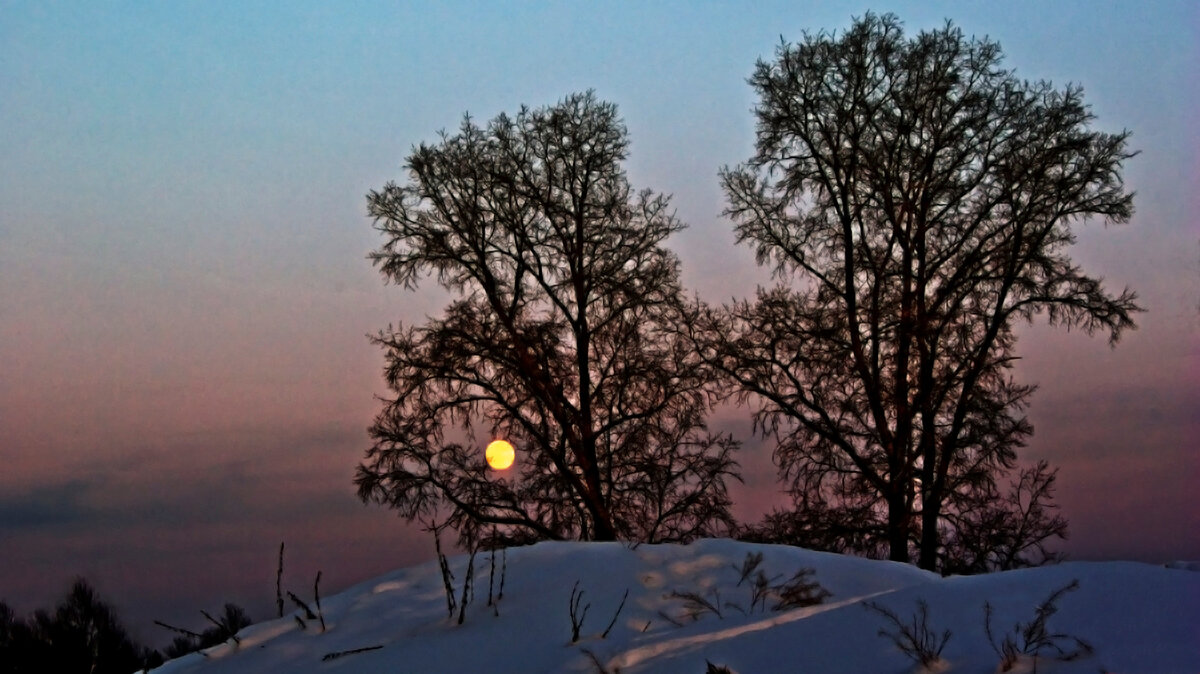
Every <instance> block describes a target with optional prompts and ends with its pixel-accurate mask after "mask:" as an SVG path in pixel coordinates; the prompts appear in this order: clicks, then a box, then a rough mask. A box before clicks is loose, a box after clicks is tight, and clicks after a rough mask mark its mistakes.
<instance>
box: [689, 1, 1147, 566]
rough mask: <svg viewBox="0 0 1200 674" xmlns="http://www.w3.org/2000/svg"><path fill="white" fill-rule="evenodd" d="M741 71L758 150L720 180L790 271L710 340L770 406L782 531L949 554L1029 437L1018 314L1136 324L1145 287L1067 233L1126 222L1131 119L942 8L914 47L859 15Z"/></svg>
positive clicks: (769, 258) (754, 236)
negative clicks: (1093, 264)
mask: <svg viewBox="0 0 1200 674" xmlns="http://www.w3.org/2000/svg"><path fill="white" fill-rule="evenodd" d="M750 83H751V84H752V86H753V87H754V89H755V90H756V92H757V93H758V96H759V103H758V106H757V108H756V114H757V117H758V130H757V144H756V151H755V154H754V156H753V157H752V158H751V159H750V160H749V162H748V163H746V164H745V165H743V166H740V167H737V168H735V169H726V170H724V171H723V172H722V180H723V183H724V186H725V190H726V192H727V195H728V199H729V208H728V211H727V213H728V215H730V216H731V217H732V218H733V220H734V221H735V225H736V232H737V236H738V240H739V242H745V243H748V244H749V245H751V246H753V248H754V250H755V253H756V256H757V260H758V262H759V264H767V265H770V266H771V267H772V268H773V270H774V272H775V274H776V277H777V278H778V279H779V280H780V283H779V285H778V286H776V287H774V288H772V289H767V290H760V291H759V293H758V296H757V298H756V300H755V301H753V302H749V301H744V302H740V303H735V304H733V305H732V306H728V307H725V308H724V310H721V311H716V310H708V311H706V312H705V313H704V315H703V316H702V319H703V330H701V331H700V332H698V333H696V335H697V336H703V339H698V340H697V341H698V346H699V348H700V350H701V353H703V354H704V356H705V359H706V360H707V361H708V362H709V363H710V364H713V365H714V366H716V367H718V368H719V369H720V370H722V371H723V372H724V373H725V374H726V375H728V376H730V377H732V378H733V379H734V380H735V381H736V382H738V384H740V386H741V387H742V391H743V395H744V396H746V397H750V396H753V397H754V398H755V399H756V400H759V401H761V406H760V407H759V409H758V410H757V412H756V424H757V427H758V428H759V429H760V430H761V431H764V432H766V433H769V434H773V435H774V436H775V437H777V438H778V441H779V444H778V446H777V449H776V453H775V458H776V461H777V463H778V465H779V466H780V468H781V473H782V476H783V478H784V480H785V481H786V484H787V485H788V486H789V488H790V489H791V491H792V493H793V495H794V497H795V500H796V503H797V509H798V513H799V518H800V521H799V522H791V523H790V525H791V526H794V527H798V530H805V529H807V530H809V531H810V533H812V534H813V535H814V537H816V538H817V539H820V540H824V541H826V542H829V543H831V544H842V545H847V546H850V547H852V548H854V549H857V550H860V551H865V552H867V553H869V554H886V555H887V556H888V557H890V558H891V559H894V560H903V561H908V560H910V559H911V557H912V554H913V552H914V551H915V553H916V557H917V561H918V563H919V564H920V565H921V566H922V567H925V568H934V567H936V566H937V564H938V560H939V555H940V554H942V553H941V550H940V548H941V546H942V542H943V539H944V538H945V536H947V535H956V534H954V532H953V530H954V528H955V527H956V526H957V525H958V524H960V523H963V522H969V521H971V518H970V517H969V516H967V515H965V514H964V511H967V510H970V509H973V508H977V507H978V504H979V499H978V497H979V495H981V494H989V493H994V492H995V481H996V478H997V476H998V475H999V474H1002V473H1004V472H1006V471H1008V470H1011V469H1012V468H1013V467H1014V466H1015V452H1016V449H1017V448H1019V447H1021V446H1023V445H1024V442H1025V439H1026V438H1027V437H1028V436H1029V435H1030V433H1032V427H1031V426H1030V425H1029V423H1028V422H1027V421H1026V419H1025V417H1024V415H1023V409H1024V408H1025V406H1026V405H1027V403H1028V400H1029V396H1030V394H1031V393H1032V391H1033V387H1031V386H1028V385H1022V384H1018V383H1017V382H1015V381H1014V380H1013V378H1012V377H1011V374H1010V370H1011V366H1012V363H1013V361H1014V360H1015V359H1016V355H1015V351H1014V347H1015V343H1016V335H1015V333H1014V327H1015V325H1016V324H1018V323H1020V322H1021V321H1032V320H1033V319H1034V318H1035V317H1037V316H1045V317H1047V318H1048V321H1049V323H1050V324H1051V325H1058V326H1064V327H1067V328H1081V329H1083V330H1085V331H1086V332H1088V333H1092V332H1094V331H1104V332H1107V333H1108V335H1109V338H1110V340H1111V342H1114V343H1115V342H1116V340H1117V339H1118V337H1119V336H1120V335H1121V334H1122V333H1123V332H1124V331H1125V330H1127V329H1131V328H1133V327H1134V324H1133V321H1132V320H1131V315H1132V314H1133V313H1135V312H1136V311H1139V309H1138V307H1137V306H1136V305H1135V299H1136V297H1135V295H1134V294H1133V293H1131V292H1129V291H1128V290H1126V291H1124V292H1122V293H1120V294H1119V295H1111V294H1109V293H1108V292H1107V291H1106V290H1105V289H1104V287H1103V286H1102V284H1101V281H1100V280H1099V279H1096V278H1092V277H1089V276H1086V275H1085V274H1084V273H1083V272H1082V271H1081V270H1080V269H1079V267H1077V266H1076V265H1075V264H1074V263H1073V262H1072V260H1071V259H1070V257H1068V255H1067V254H1066V248H1067V246H1068V245H1069V244H1071V243H1072V242H1073V241H1074V238H1073V235H1072V231H1071V226H1072V225H1073V224H1075V223H1078V222H1081V221H1084V220H1087V219H1089V218H1094V217H1095V218H1101V219H1104V220H1105V221H1107V222H1125V221H1127V220H1128V219H1129V217H1130V215H1131V213H1132V195H1131V194H1129V193H1127V192H1126V191H1125V190H1124V187H1123V182H1122V178H1121V165H1122V162H1123V161H1124V160H1125V159H1128V158H1129V157H1131V156H1132V154H1131V153H1130V152H1129V151H1128V150H1127V149H1126V139H1127V137H1128V133H1127V132H1124V133H1118V134H1107V133H1101V132H1097V131H1094V130H1091V129H1090V128H1089V125H1090V123H1091V121H1092V119H1093V117H1092V114H1091V113H1090V111H1089V108H1088V107H1087V106H1086V105H1085V104H1084V102H1083V93H1082V91H1081V89H1080V88H1079V87H1077V86H1068V87H1066V88H1062V89H1056V88H1054V87H1053V86H1052V85H1051V84H1049V83H1046V82H1038V83H1030V82H1026V81H1022V80H1019V79H1017V78H1016V77H1015V76H1014V74H1013V73H1012V72H1011V71H1009V70H1005V69H1004V68H1002V67H1001V51H1000V48H999V46H998V45H997V44H996V43H994V42H990V41H987V40H986V39H984V40H980V39H975V38H971V39H966V38H964V37H963V35H962V32H961V31H960V30H958V29H957V28H954V27H953V26H952V25H951V24H950V23H948V22H947V24H946V25H945V26H944V27H943V28H941V29H940V30H933V31H928V32H922V33H920V34H918V35H917V36H916V37H914V38H911V39H908V38H905V36H904V34H903V31H902V28H901V24H900V22H899V20H898V19H896V17H894V16H891V15H886V16H882V17H880V16H877V15H874V14H868V15H866V16H865V17H863V18H862V19H858V20H856V21H854V23H853V25H852V26H851V27H850V28H849V30H847V31H845V32H843V33H842V34H841V35H836V34H829V33H824V32H822V33H818V34H810V35H806V36H805V38H804V39H803V41H802V42H801V43H799V44H794V45H793V44H786V43H785V44H783V45H781V46H780V47H779V49H778V50H777V53H776V55H775V59H774V60H773V61H770V62H765V61H760V62H759V63H758V64H757V66H756V68H755V71H754V74H753V76H752V77H751V78H750ZM789 282H790V283H789ZM1043 496H1045V494H1043ZM1001 519H1002V518H1001ZM995 521H1000V520H995ZM1049 530H1050V532H1051V533H1050V534H1049V535H1053V533H1054V532H1055V531H1057V530H1058V528H1057V527H1050V528H1049ZM910 546H912V547H910Z"/></svg>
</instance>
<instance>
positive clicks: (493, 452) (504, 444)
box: [484, 440, 517, 470]
mask: <svg viewBox="0 0 1200 674" xmlns="http://www.w3.org/2000/svg"><path fill="white" fill-rule="evenodd" d="M516 456H517V455H516V452H514V451H513V446H512V445H511V444H509V442H508V441H507V440H492V442H491V444H489V445H488V446H487V449H486V450H484V457H486V458H487V462H488V465H489V466H491V467H492V469H493V470H504V469H506V468H508V467H509V466H511V465H512V464H513V459H515V458H516Z"/></svg>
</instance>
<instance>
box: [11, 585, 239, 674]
mask: <svg viewBox="0 0 1200 674" xmlns="http://www.w3.org/2000/svg"><path fill="white" fill-rule="evenodd" d="M206 616H207V614H206ZM210 620H212V622H213V627H211V628H209V629H207V630H205V631H204V632H199V633H197V632H189V631H187V630H182V629H179V628H174V627H171V626H168V625H163V624H162V623H159V624H160V625H162V626H163V627H167V628H168V629H171V630H173V631H175V632H177V633H179V636H178V637H176V638H175V640H174V641H173V642H172V643H171V645H170V646H168V647H167V648H166V649H164V650H163V651H161V652H160V651H158V650H155V649H151V648H148V647H146V646H144V645H142V644H140V643H138V642H137V641H136V640H135V639H134V638H133V637H131V636H130V635H129V632H128V631H127V630H126V629H125V626H124V625H123V624H122V623H121V620H120V619H119V618H118V617H117V613H116V610H115V609H114V608H113V607H112V605H110V604H109V603H108V602H106V601H104V600H102V599H101V598H100V597H99V595H98V594H97V593H96V590H95V589H94V588H92V586H91V584H90V583H88V582H87V580H85V579H83V578H79V579H76V580H75V582H74V583H73V584H72V585H71V589H70V590H69V591H68V592H67V595H66V596H65V597H64V598H63V599H62V601H60V602H59V604H58V605H57V606H56V607H54V608H53V609H51V610H46V609H38V610H37V611H34V612H33V613H32V614H30V615H29V616H28V617H25V618H21V617H19V616H17V615H16V614H15V613H14V612H13V610H12V608H11V607H10V606H8V604H6V603H4V602H3V601H0V674H34V673H41V672H58V673H61V674H75V673H76V672H78V673H79V674H129V673H130V672H136V671H149V670H150V669H153V668H155V667H158V666H159V665H161V664H163V662H164V661H165V660H169V659H171V658H176V657H179V656H181V655H186V654H187V653H191V652H193V651H196V650H198V649H201V648H207V647H208V646H212V645H215V644H218V643H221V642H222V641H225V640H226V639H228V638H229V637H230V636H232V635H233V634H234V633H236V632H237V630H238V629H241V628H242V627H245V626H246V625H249V624H250V618H249V617H248V616H247V615H246V613H245V612H244V611H243V610H242V609H241V608H240V607H238V606H236V605H234V604H226V605H225V612H224V614H223V615H222V616H221V618H220V620H215V619H211V618H210Z"/></svg>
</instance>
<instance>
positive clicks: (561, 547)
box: [155, 540, 1200, 674]
mask: <svg viewBox="0 0 1200 674" xmlns="http://www.w3.org/2000/svg"><path fill="white" fill-rule="evenodd" d="M758 552H761V553H762V554H763V561H762V564H761V568H762V569H764V570H765V571H766V573H767V574H768V575H770V576H779V577H781V578H782V579H786V578H790V577H791V576H792V574H793V573H794V572H795V571H797V570H798V569H800V568H803V567H807V568H811V569H813V570H814V571H815V575H814V576H813V579H815V580H816V581H817V582H819V583H820V584H821V585H822V586H823V587H824V588H825V589H826V590H828V591H829V592H830V593H831V594H832V596H830V597H829V598H828V599H826V600H825V602H824V603H823V604H820V605H818V606H812V607H808V608H799V609H793V610H790V611H779V612H776V611H772V610H770V607H769V606H768V607H767V608H765V609H764V608H763V607H761V606H756V607H755V608H753V609H751V608H750V605H751V601H752V600H751V595H750V588H749V584H748V583H742V584H741V585H740V586H739V585H738V581H739V577H740V574H739V572H738V570H737V569H736V568H735V567H738V566H740V565H741V564H742V563H743V561H744V560H745V559H746V557H747V555H748V554H753V553H758ZM489 561H490V560H489V557H488V555H487V554H486V553H483V554H480V555H478V556H477V557H476V559H475V573H474V578H475V590H474V599H473V601H471V602H470V603H469V605H468V609H467V611H466V617H465V622H464V624H462V625H458V624H457V621H456V620H454V619H449V618H448V617H447V605H446V604H447V603H446V595H445V591H444V588H443V582H442V576H441V574H440V572H439V568H438V565H437V563H436V562H431V563H429V564H425V565H422V566H418V567H414V568H411V569H404V570H400V571H395V572H393V573H391V574H388V575H386V576H383V577H380V578H377V579H375V580H372V581H369V582H366V583H362V584H360V585H358V586H355V587H352V588H350V589H348V590H346V591H345V592H342V593H340V594H338V595H335V596H332V597H328V598H323V599H322V600H321V606H322V609H323V610H322V613H323V615H324V618H325V622H326V626H327V629H326V631H325V632H324V633H321V631H320V627H319V625H317V624H316V621H308V625H307V628H306V629H301V627H300V625H299V623H298V622H297V621H296V620H295V619H294V618H293V617H292V615H287V616H285V617H284V618H282V619H279V620H273V621H270V622H265V623H260V624H257V625H253V626H251V627H247V628H245V629H244V630H242V632H241V633H239V637H240V640H241V643H240V644H235V643H233V642H232V641H230V642H227V643H225V644H222V645H220V646H216V647H213V648H211V649H209V650H208V651H207V652H206V653H204V654H192V655H189V656H186V657H184V658H180V659H178V660H174V661H171V662H168V663H166V664H165V665H164V666H163V667H161V668H159V669H157V670H155V671H156V672H159V673H161V674H168V673H169V674H184V673H192V672H196V673H203V674H208V673H214V674H215V673H222V674H236V673H242V672H245V673H251V672H253V673H256V674H271V673H279V674H283V673H285V672H286V673H288V674H296V673H299V674H304V673H307V672H322V673H323V672H347V673H349V672H354V673H371V672H388V673H389V674H394V673H396V672H522V673H526V672H529V673H534V672H598V671H602V670H601V667H603V671H609V672H617V671H620V672H623V673H626V674H632V673H635V672H679V673H687V674H703V673H704V672H705V668H706V664H705V663H706V661H711V662H712V663H714V664H717V665H723V666H727V667H729V669H730V671H732V672H737V673H738V674H761V673H768V672H808V673H831V672H878V673H883V674H889V673H895V674H903V673H907V672H917V671H922V670H921V669H920V668H919V667H918V666H917V665H916V664H915V663H914V662H913V661H911V660H909V659H908V658H906V657H905V656H904V655H903V654H902V653H901V652H900V651H899V650H898V649H897V648H896V646H894V645H893V644H892V642H891V641H890V640H888V639H887V638H885V637H881V636H879V634H878V632H879V631H880V629H881V628H888V627H889V624H888V622H887V621H886V619H885V618H884V617H883V616H882V615H880V614H879V613H877V612H874V611H870V610H867V609H865V608H864V607H863V606H862V602H863V601H864V600H869V601H872V602H875V603H877V604H879V605H881V606H884V607H886V608H889V609H890V610H892V611H893V612H895V613H896V614H897V615H898V616H899V617H901V618H902V619H903V620H908V619H909V618H910V617H911V616H912V614H913V613H914V611H915V609H916V606H917V604H916V602H917V600H924V601H926V602H927V603H928V606H929V612H928V615H929V626H930V628H931V629H933V630H934V631H936V632H937V633H939V634H940V633H941V632H942V630H944V629H950V630H952V632H953V634H952V636H951V638H950V640H949V642H948V643H947V645H946V647H945V650H944V651H943V653H942V657H943V660H942V662H939V663H937V664H936V665H935V667H934V669H935V670H936V671H947V672H964V673H965V672H974V673H980V674H987V673H990V672H994V671H998V670H997V665H998V663H999V662H1000V658H999V656H998V655H997V654H996V653H995V652H994V651H993V650H992V647H991V646H990V645H989V642H988V639H987V636H986V635H985V633H984V620H983V605H984V602H985V601H987V602H990V603H991V605H992V606H993V608H994V611H995V616H994V620H993V629H994V631H995V632H997V638H1000V636H1001V634H1002V633H1004V632H1005V631H1009V630H1011V629H1012V627H1013V626H1014V625H1015V624H1016V623H1017V622H1023V623H1024V622H1028V621H1030V620H1032V619H1033V617H1034V609H1035V607H1036V606H1037V605H1038V604H1039V603H1040V602H1042V600H1044V599H1045V598H1046V597H1047V596H1048V595H1049V594H1050V593H1051V592H1053V591H1054V590H1056V589H1058V588H1060V587H1062V586H1064V585H1066V584H1067V583H1069V582H1070V581H1071V580H1073V579H1077V580H1078V581H1079V585H1080V587H1079V589H1078V590H1077V591H1073V592H1068V593H1067V594H1065V595H1064V596H1063V597H1062V599H1061V601H1059V603H1058V606H1059V608H1060V610H1059V612H1058V613H1056V614H1055V615H1053V616H1052V617H1051V618H1050V619H1049V621H1048V626H1049V627H1050V628H1051V631H1052V632H1063V633H1066V634H1070V635H1073V636H1077V637H1080V638H1083V639H1085V640H1086V641H1088V642H1089V643H1090V644H1091V645H1092V646H1093V647H1094V649H1095V652H1094V654H1092V655H1090V656H1088V657H1085V658H1082V659H1080V660H1076V661H1072V662H1058V661H1048V660H1046V659H1044V658H1043V659H1042V660H1040V661H1039V662H1038V663H1037V671H1039V672H1044V673H1046V674H1067V673H1072V672H1089V673H1092V674H1094V673H1095V672H1098V671H1108V672H1122V673H1130V672H1148V673H1154V674H1169V673H1172V672H1180V673H1185V672H1186V673H1191V674H1195V673H1197V672H1200V573H1196V572H1193V571H1188V570H1183V569H1167V568H1162V567H1155V566H1150V565H1146V564H1139V563H1132V562H1094V563H1088V562H1074V563H1065V564H1061V565H1058V566H1053V567H1043V568H1038V569H1028V570H1022V571H1011V572H1005V573H997V574H990V575H985V576H971V577H951V578H941V577H939V576H937V575H934V574H931V573H928V572H925V571H921V570H919V569H916V568H914V567H911V566H908V565H904V564H898V563H894V562H885V561H875V560H866V559H859V558H856V557H846V556H841V555H834V554H829V553H821V552H813V551H810V550H803V549H799V548H791V547H786V546H771V545H753V544H747V543H739V542H735V541H730V540H704V541H699V542H696V543H694V544H692V545H687V546H679V545H644V546H639V547H637V548H633V549H631V548H630V547H627V546H625V545H622V544H619V543H541V544H538V545H534V546H530V547H523V548H513V549H510V550H508V551H507V553H506V559H505V558H504V557H501V556H497V558H496V569H495V575H494V576H491V568H490V563H489ZM502 561H503V562H504V566H503V567H502ZM466 566H467V558H466V556H459V557H455V558H452V559H450V567H451V569H452V571H453V573H454V576H455V578H456V579H457V580H456V581H455V584H454V589H455V594H456V595H458V594H459V593H460V592H461V591H462V579H463V578H464V576H465V571H466ZM502 568H503V574H502ZM502 576H503V579H504V593H503V598H502V599H501V600H500V601H499V602H497V605H496V607H495V608H493V607H489V606H487V605H486V604H487V598H488V585H489V579H491V580H492V589H493V592H492V594H493V596H496V595H498V594H499V585H500V580H501V577H502ZM577 581H578V586H577V587H578V589H579V590H582V591H583V593H584V594H583V596H582V599H581V600H580V603H579V607H578V609H579V610H578V612H577V614H578V613H582V611H583V609H584V607H585V606H589V608H588V609H587V612H586V614H583V624H582V626H581V629H580V639H579V641H578V643H575V644H571V643H570V642H571V627H572V625H571V618H570V610H569V607H568V604H569V603H570V600H571V596H572V590H573V588H574V587H575V586H576V582H577ZM626 590H628V591H629V595H628V599H627V600H626V602H625V606H624V608H623V609H621V611H620V614H619V616H618V618H617V620H616V623H615V625H614V626H613V627H612V630H611V632H610V633H609V634H608V636H607V638H601V635H602V633H603V632H604V631H605V629H606V628H607V627H608V625H609V623H610V622H611V621H612V619H613V616H614V614H616V612H617V609H618V606H619V604H620V602H621V598H622V595H623V593H624V592H625V591H626ZM672 591H678V592H695V593H698V594H699V595H700V596H702V597H705V598H707V599H708V600H710V601H712V602H713V603H714V604H716V605H717V606H718V608H720V610H721V613H722V615H721V616H720V617H718V616H717V615H715V614H713V613H711V612H705V613H704V614H703V615H700V616H699V617H698V618H696V619H694V620H693V619H690V618H688V617H687V616H686V610H685V601H684V600H682V599H679V598H673V597H671V596H670V594H671V592H672ZM718 596H719V601H718V600H717V599H716V598H717V597H718ZM456 599H457V596H456ZM310 603H311V602H310ZM314 608H315V607H314ZM497 612H498V613H499V615H496V613H497ZM299 613H300V612H294V614H299ZM668 618H669V619H668ZM673 623H679V624H673ZM365 648H371V649H372V650H363V651H359V652H354V653H349V654H345V655H340V656H336V657H332V658H326V657H325V656H327V655H329V654H336V653H339V652H344V651H356V650H358V649H365ZM589 653H590V655H589ZM1033 665H1034V663H1033V662H1031V661H1029V660H1028V659H1025V660H1022V661H1021V662H1018V663H1017V665H1016V667H1015V668H1014V669H1013V671H1016V672H1022V671H1026V672H1027V671H1032V668H1033Z"/></svg>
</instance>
